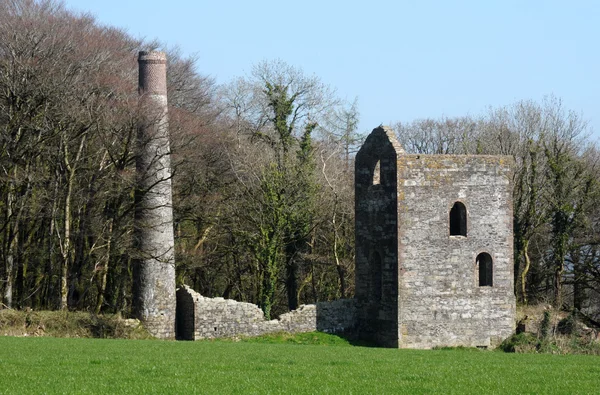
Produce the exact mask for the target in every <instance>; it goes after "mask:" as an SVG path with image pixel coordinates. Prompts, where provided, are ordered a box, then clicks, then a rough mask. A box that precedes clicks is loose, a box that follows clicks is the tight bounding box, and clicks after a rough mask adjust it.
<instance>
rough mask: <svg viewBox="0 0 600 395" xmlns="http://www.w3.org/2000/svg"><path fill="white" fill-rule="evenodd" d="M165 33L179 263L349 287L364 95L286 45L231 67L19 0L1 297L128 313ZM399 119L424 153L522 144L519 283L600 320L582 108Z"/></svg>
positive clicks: (6, 64)
mask: <svg viewBox="0 0 600 395" xmlns="http://www.w3.org/2000/svg"><path fill="white" fill-rule="evenodd" d="M152 49H162V50H165V51H166V52H167V56H168V61H169V63H168V88H169V92H168V96H169V119H170V131H171V139H172V142H171V148H172V158H173V185H174V191H173V198H174V203H173V208H174V215H175V224H174V226H175V232H176V233H175V234H176V265H177V281H178V283H180V284H181V283H186V284H188V285H190V286H191V287H193V288H194V289H195V290H197V291H199V292H200V293H201V294H203V295H205V296H222V297H225V298H233V299H236V300H239V301H247V302H252V303H256V304H258V305H259V306H261V308H262V309H263V310H264V311H265V313H266V315H267V316H269V317H270V316H273V317H274V316H276V315H278V314H280V313H283V312H285V311H287V310H288V309H293V308H296V307H297V306H298V305H299V304H302V303H313V302H315V301H318V300H332V299H336V298H344V297H352V296H353V294H354V255H353V253H354V229H353V226H354V217H353V215H354V214H353V213H354V196H353V177H354V176H353V169H354V164H353V157H354V153H355V152H356V150H357V148H358V147H359V146H360V143H361V141H362V139H363V138H364V136H365V134H366V133H360V132H362V131H360V132H359V131H358V130H357V125H358V120H359V117H360V114H359V104H358V102H357V101H356V100H355V101H354V102H352V103H347V102H344V101H343V100H341V99H340V98H339V97H338V96H337V95H336V92H335V90H334V89H333V88H332V87H330V86H328V85H327V84H325V83H324V82H323V81H321V80H320V79H319V78H318V77H317V76H314V75H308V74H306V73H304V72H303V71H302V70H301V69H299V68H297V67H294V66H291V65H288V64H286V63H285V62H283V61H281V60H272V61H264V62H261V63H259V64H257V65H255V67H254V68H253V70H252V72H251V73H250V74H249V75H246V76H240V77H239V78H238V79H236V80H234V81H231V82H229V83H227V84H224V85H217V84H216V83H215V82H214V80H212V79H211V78H210V77H207V76H204V75H202V74H199V73H198V71H197V70H201V68H202V67H201V65H197V64H196V62H195V60H194V59H193V58H185V57H182V56H181V55H180V54H179V52H178V51H177V49H173V48H164V47H163V46H162V45H161V43H159V42H149V41H140V40H137V39H134V38H132V37H131V36H129V35H127V34H126V33H125V32H123V31H121V30H119V29H116V28H114V27H110V26H103V25H100V24H98V23H97V22H96V21H95V20H94V18H93V17H91V16H89V15H82V14H77V13H73V12H71V11H69V10H68V9H66V7H65V6H64V5H62V4H61V3H60V2H55V1H47V0H39V1H34V0H2V1H0V128H1V130H0V261H1V263H0V297H1V303H2V305H3V306H5V307H11V308H19V309H22V308H33V309H74V310H89V311H92V312H96V313H100V312H105V313H117V312H119V313H122V314H123V315H129V314H130V310H131V281H132V279H131V266H132V257H133V256H134V255H135V254H134V252H133V247H132V230H133V227H132V221H133V212H134V210H133V209H134V203H135V202H134V188H135V159H136V157H135V155H136V134H137V125H138V124H139V123H140V121H141V119H142V114H141V112H140V111H139V110H140V109H139V107H138V92H137V59H136V57H137V53H138V51H140V50H152ZM373 126H374V127H375V126H377V125H373ZM392 126H393V127H394V129H395V131H396V133H397V135H398V138H399V141H400V142H401V144H402V145H403V147H404V148H405V149H406V150H407V151H408V152H411V153H424V154H502V155H511V156H512V157H514V159H515V161H516V170H515V173H514V197H513V199H514V202H513V203H514V236H515V237H514V241H515V246H514V247H515V248H514V251H515V257H514V258H515V294H516V295H517V299H518V301H519V302H520V303H523V304H537V303H547V304H553V305H554V306H555V307H558V308H563V309H566V310H573V309H577V310H579V311H581V312H583V313H584V314H586V315H587V316H588V317H589V318H591V319H592V320H596V321H600V256H599V250H598V245H599V241H600V222H599V219H600V208H599V205H598V204H597V202H598V201H600V200H599V193H600V172H599V170H600V168H599V166H600V163H599V159H600V155H599V151H598V146H597V145H596V143H595V142H594V141H592V140H591V138H590V135H591V130H590V129H589V127H588V125H587V123H586V120H585V118H584V116H583V115H582V114H578V113H575V112H573V111H570V110H569V109H567V108H565V107H564V106H563V104H562V102H561V100H560V98H556V97H547V98H546V99H545V100H543V101H542V102H539V103H538V102H532V101H520V102H517V103H514V104H510V105H507V106H505V107H500V108H490V109H489V110H488V111H487V112H486V113H485V114H483V115H480V116H477V117H473V116H464V117H456V118H447V117H438V118H430V119H420V120H415V121H412V122H408V123H407V122H397V123H396V124H395V125H392Z"/></svg>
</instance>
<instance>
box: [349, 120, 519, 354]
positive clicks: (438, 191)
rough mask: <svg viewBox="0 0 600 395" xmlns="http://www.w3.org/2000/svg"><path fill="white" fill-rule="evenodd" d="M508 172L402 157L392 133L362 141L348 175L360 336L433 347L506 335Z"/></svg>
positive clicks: (495, 160) (479, 161)
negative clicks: (352, 181) (353, 212)
mask: <svg viewBox="0 0 600 395" xmlns="http://www.w3.org/2000/svg"><path fill="white" fill-rule="evenodd" d="M512 167H513V161H512V158H510V157H506V156H458V155H457V156H454V155H407V154H406V153H405V152H404V150H403V149H402V147H401V146H400V145H399V144H398V142H397V141H396V138H395V136H394V134H393V132H392V131H391V130H390V129H387V128H383V127H380V128H377V129H375V130H374V131H373V132H372V133H371V134H370V135H369V137H368V138H367V139H366V141H365V143H364V145H363V147H362V148H361V150H360V151H359V152H358V154H357V156H356V173H355V188H356V192H355V199H356V201H355V210H356V303H357V317H358V318H357V319H358V322H357V327H358V335H359V336H360V337H362V338H365V339H369V340H374V341H376V342H378V343H379V344H381V345H384V346H389V347H400V348H431V347H435V346H493V345H496V344H498V343H499V342H500V341H501V340H502V339H504V338H506V337H508V336H510V335H511V334H512V333H513V331H514V325H515V324H514V323H515V298H514V294H513V261H512V257H513V236H512V185H511V180H512ZM455 204H456V205H457V206H458V207H459V209H458V211H459V213H458V214H457V215H456V216H455V217H453V221H454V225H453V226H454V230H453V231H452V233H456V234H453V235H451V230H450V229H451V225H450V222H451V215H450V212H451V210H453V207H454V205H455ZM460 208H462V213H461V212H460V211H461V210H460ZM461 214H462V216H461ZM461 221H462V222H461ZM457 229H458V230H457ZM462 232H464V234H466V236H465V235H463V234H461V233H462ZM480 254H481V255H480ZM487 254H489V255H487ZM486 257H491V259H490V262H489V267H488V266H486V263H485V262H486V259H487V258H486ZM480 267H481V269H480ZM480 271H481V273H480ZM486 276H487V277H486ZM488 282H489V283H488Z"/></svg>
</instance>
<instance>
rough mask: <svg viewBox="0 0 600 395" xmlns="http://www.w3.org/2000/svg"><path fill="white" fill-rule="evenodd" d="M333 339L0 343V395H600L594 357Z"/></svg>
mask: <svg viewBox="0 0 600 395" xmlns="http://www.w3.org/2000/svg"><path fill="white" fill-rule="evenodd" d="M310 336H316V335H305V336H304V338H303V339H304V340H301V341H299V342H301V343H311V338H310ZM335 339H337V338H334V337H331V338H329V340H325V341H323V340H322V339H317V338H315V341H316V342H318V343H320V344H319V345H311V344H303V345H298V344H292V343H291V342H298V340H290V341H288V342H287V343H285V341H284V342H283V343H279V344H272V343H268V342H264V341H263V342H260V341H253V342H226V341H214V342H210V341H201V342H169V341H156V340H102V339H58V338H47V337H45V338H44V337H40V338H18V337H8V336H7V337H0V393H7V394H26V393H36V394H37V393H77V394H79V393H106V394H107V393H210V394H227V393H239V394H248V393H261V394H266V393H292V394H296V393H302V394H304V393H307V394H310V393H328V394H338V393H343V394H349V393H354V394H366V393H372V394H380V393H410V394H415V393H444V394H449V393H478V394H490V393H502V394H505V393H521V394H523V393H530V394H540V393H565V394H566V393H589V394H593V393H600V357H597V356H586V355H548V354H544V355H540V354H507V353H502V352H493V351H479V350H469V349H454V350H433V351H418V350H395V349H381V348H368V347H355V346H350V345H348V344H347V343H346V342H345V341H342V340H339V341H338V340H335ZM323 343H325V344H323Z"/></svg>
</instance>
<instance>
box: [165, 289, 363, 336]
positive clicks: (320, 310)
mask: <svg viewBox="0 0 600 395" xmlns="http://www.w3.org/2000/svg"><path fill="white" fill-rule="evenodd" d="M177 305H178V311H177V315H178V320H177V322H178V325H182V326H183V327H182V328H178V329H177V332H178V333H184V334H186V333H189V336H181V338H183V339H188V340H198V339H210V338H226V337H238V336H260V335H263V334H267V333H275V332H290V333H298V332H313V331H316V330H319V331H321V332H328V333H344V332H347V331H350V330H352V329H353V328H354V326H355V322H356V309H355V304H354V299H341V300H336V301H332V302H319V303H317V304H316V305H302V306H300V307H299V308H298V309H297V310H294V311H290V312H289V313H286V314H282V315H281V317H279V319H276V320H270V321H266V320H265V316H264V314H263V312H262V310H261V309H260V308H259V307H258V306H256V305H254V304H252V303H244V302H237V301H235V300H232V299H223V298H207V297H204V296H202V295H200V294H199V293H197V292H195V291H194V290H192V289H191V288H189V287H187V286H183V287H181V288H179V289H178V290H177ZM190 325H191V326H192V327H193V330H191V329H190Z"/></svg>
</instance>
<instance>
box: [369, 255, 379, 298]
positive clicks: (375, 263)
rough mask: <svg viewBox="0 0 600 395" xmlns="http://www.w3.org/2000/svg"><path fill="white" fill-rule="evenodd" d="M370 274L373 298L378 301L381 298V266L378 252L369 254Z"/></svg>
mask: <svg viewBox="0 0 600 395" xmlns="http://www.w3.org/2000/svg"><path fill="white" fill-rule="evenodd" d="M371 275H372V276H373V277H372V282H371V283H372V284H373V300H374V301H376V302H379V301H380V300H381V287H382V281H381V276H382V268H381V256H380V255H379V253H378V252H373V254H372V255H371Z"/></svg>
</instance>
